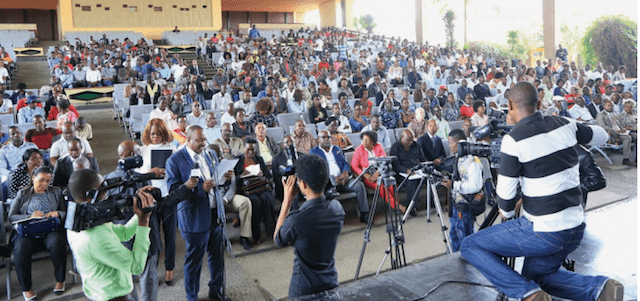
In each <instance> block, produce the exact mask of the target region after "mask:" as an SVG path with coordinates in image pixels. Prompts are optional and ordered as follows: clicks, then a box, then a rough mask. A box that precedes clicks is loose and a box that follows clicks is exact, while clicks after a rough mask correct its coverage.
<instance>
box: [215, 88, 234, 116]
mask: <svg viewBox="0 0 640 301" xmlns="http://www.w3.org/2000/svg"><path fill="white" fill-rule="evenodd" d="M212 99H213V101H212V106H213V108H212V109H213V110H220V111H226V110H227V105H228V104H229V103H231V102H232V100H231V95H229V93H225V94H224V95H222V92H218V93H216V94H215V95H213V97H212Z"/></svg>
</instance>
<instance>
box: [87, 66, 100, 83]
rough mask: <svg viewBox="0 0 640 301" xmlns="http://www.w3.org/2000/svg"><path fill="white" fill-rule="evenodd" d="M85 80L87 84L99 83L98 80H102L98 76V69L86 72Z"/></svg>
mask: <svg viewBox="0 0 640 301" xmlns="http://www.w3.org/2000/svg"><path fill="white" fill-rule="evenodd" d="M86 80H87V81H88V82H99V81H100V80H102V75H101V74H100V71H98V69H94V70H91V69H89V70H87V75H86Z"/></svg>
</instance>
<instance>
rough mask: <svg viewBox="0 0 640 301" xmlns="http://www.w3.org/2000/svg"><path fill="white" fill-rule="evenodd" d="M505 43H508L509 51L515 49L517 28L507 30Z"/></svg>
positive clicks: (516, 45)
mask: <svg viewBox="0 0 640 301" xmlns="http://www.w3.org/2000/svg"><path fill="white" fill-rule="evenodd" d="M507 45H509V48H510V49H511V51H516V48H517V47H518V31H517V30H509V32H507Z"/></svg>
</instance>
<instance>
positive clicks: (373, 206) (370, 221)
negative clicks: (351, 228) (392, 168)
mask: <svg viewBox="0 0 640 301" xmlns="http://www.w3.org/2000/svg"><path fill="white" fill-rule="evenodd" d="M379 197H380V185H377V186H376V192H375V193H374V194H373V203H372V204H371V208H370V210H369V218H368V219H367V228H366V229H365V230H364V241H363V242H362V250H361V251H360V259H359V260H358V266H357V267H356V276H355V278H354V280H358V276H359V275H360V268H361V267H362V260H363V259H364V252H365V250H366V249H367V243H368V242H369V235H370V234H371V227H372V226H373V218H374V217H375V214H376V208H377V205H378V199H379Z"/></svg>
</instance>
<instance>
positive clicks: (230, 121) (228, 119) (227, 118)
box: [220, 112, 236, 125]
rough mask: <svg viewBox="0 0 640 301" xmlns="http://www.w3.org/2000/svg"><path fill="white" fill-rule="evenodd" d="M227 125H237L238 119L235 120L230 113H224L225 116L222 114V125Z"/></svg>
mask: <svg viewBox="0 0 640 301" xmlns="http://www.w3.org/2000/svg"><path fill="white" fill-rule="evenodd" d="M225 123H228V124H230V125H232V124H234V123H236V119H235V118H233V116H231V115H229V112H224V114H222V117H220V124H221V125H223V124H225Z"/></svg>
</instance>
